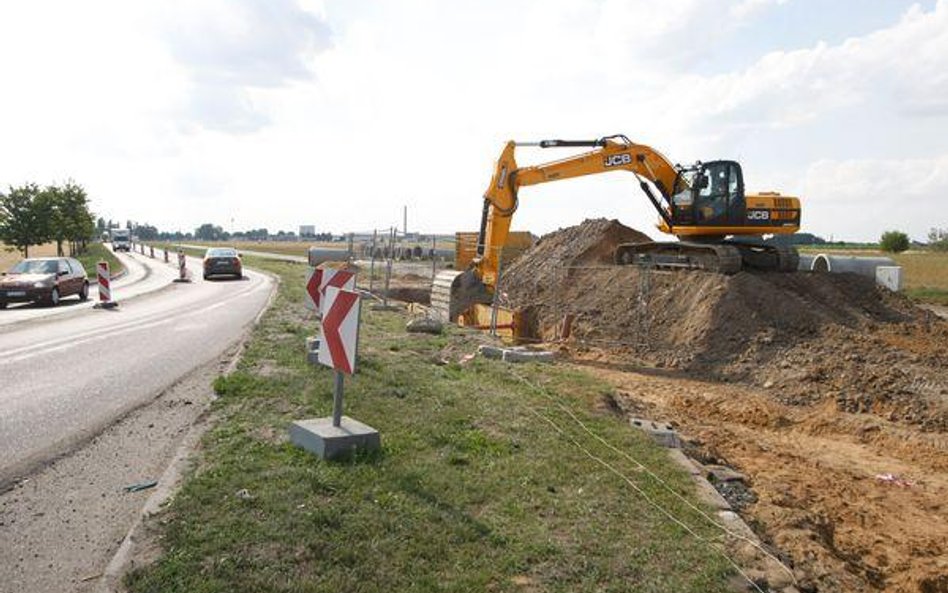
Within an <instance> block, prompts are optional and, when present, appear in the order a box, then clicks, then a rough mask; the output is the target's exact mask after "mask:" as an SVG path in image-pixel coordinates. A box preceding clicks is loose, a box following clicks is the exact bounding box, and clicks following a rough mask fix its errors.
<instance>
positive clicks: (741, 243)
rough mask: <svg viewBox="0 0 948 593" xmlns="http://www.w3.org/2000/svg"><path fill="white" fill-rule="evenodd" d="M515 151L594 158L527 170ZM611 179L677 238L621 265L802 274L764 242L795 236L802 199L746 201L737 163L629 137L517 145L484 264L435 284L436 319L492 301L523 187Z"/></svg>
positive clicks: (618, 257)
mask: <svg viewBox="0 0 948 593" xmlns="http://www.w3.org/2000/svg"><path fill="white" fill-rule="evenodd" d="M518 146H532V147H539V148H577V147H589V148H593V150H591V151H589V152H585V153H582V154H577V155H573V156H570V157H567V158H564V159H561V160H557V161H553V162H550V163H544V164H540V165H535V166H530V167H522V168H521V167H518V166H517V162H516V160H515V158H514V152H515V150H516V148H517V147H518ZM610 171H628V172H631V173H632V174H633V175H634V176H635V177H636V178H637V180H638V183H639V187H640V188H641V190H642V191H643V192H644V193H645V196H646V197H647V198H648V200H649V201H650V202H651V203H652V206H654V208H655V210H656V211H657V212H658V215H659V217H660V221H659V223H658V225H657V226H658V229H659V230H661V231H662V232H663V233H666V234H670V235H675V236H676V237H678V239H679V240H678V241H664V242H645V243H628V244H623V245H619V246H618V247H617V248H616V250H615V254H614V257H615V263H616V264H620V265H630V264H635V265H639V266H644V267H652V268H670V269H702V270H708V271H712V272H718V273H722V274H735V273H737V272H739V271H740V270H741V269H743V268H751V269H757V270H770V271H781V272H792V271H795V270H796V269H797V265H798V263H799V254H798V253H797V251H796V250H795V249H793V248H792V247H783V246H777V245H771V244H768V243H765V242H764V241H763V235H770V234H790V233H795V232H797V231H798V230H799V228H800V200H799V199H797V198H795V197H789V196H782V195H780V194H779V193H776V192H761V193H754V194H745V192H744V178H743V173H742V171H741V166H740V164H739V163H737V162H736V161H728V160H717V161H710V162H700V161H699V162H697V163H695V164H694V165H690V166H681V165H675V164H672V162H671V161H669V160H668V159H667V158H665V156H663V155H662V154H661V153H660V152H658V151H657V150H655V149H653V148H651V147H649V146H646V145H644V144H635V143H634V142H632V141H631V140H629V139H628V138H627V137H626V136H623V135H614V136H606V137H603V138H599V139H598V140H542V141H540V142H514V141H511V142H508V143H507V145H506V146H505V147H504V150H503V152H502V153H501V155H500V158H499V159H498V160H497V165H496V167H495V169H494V174H493V177H491V181H490V185H489V186H488V188H487V192H486V193H485V194H484V209H483V212H482V214H481V226H480V230H479V233H478V241H477V255H476V256H475V258H474V260H473V261H472V262H471V265H470V267H469V268H468V269H467V270H465V271H461V272H458V271H446V272H442V273H441V274H439V275H438V276H437V277H436V278H435V280H434V284H433V286H432V296H431V300H432V305H433V307H434V308H435V310H436V311H438V312H439V313H440V315H441V317H442V318H443V319H447V320H451V321H455V320H457V319H458V316H459V315H462V314H463V313H464V312H465V311H467V310H468V309H470V308H471V307H472V306H473V305H475V304H477V303H489V302H491V298H492V295H493V292H494V289H495V288H496V285H497V281H498V273H499V268H500V261H501V260H500V258H501V253H502V250H503V246H504V244H505V242H506V240H507V235H508V233H509V231H510V222H511V219H512V218H513V214H514V212H516V210H517V206H518V202H519V198H518V194H519V190H520V188H521V187H522V186H527V185H537V184H540V183H548V182H551V181H560V180H563V179H570V178H573V177H582V176H585V175H596V174H599V173H608V172H610Z"/></svg>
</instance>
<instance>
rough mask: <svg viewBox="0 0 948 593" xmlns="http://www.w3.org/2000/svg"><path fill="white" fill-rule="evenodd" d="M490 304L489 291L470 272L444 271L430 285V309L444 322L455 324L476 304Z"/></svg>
mask: <svg viewBox="0 0 948 593" xmlns="http://www.w3.org/2000/svg"><path fill="white" fill-rule="evenodd" d="M490 302H491V294H490V291H488V289H487V287H486V286H485V285H484V283H482V282H481V281H480V280H479V279H478V278H477V276H476V275H474V273H473V272H471V271H470V270H467V271H463V272H458V271H456V270H445V271H443V272H440V273H439V274H438V275H437V276H435V279H434V282H432V285H431V308H432V309H433V310H434V311H435V313H436V314H437V315H438V317H439V318H440V319H441V320H442V321H445V322H456V321H457V320H458V317H459V316H461V315H463V314H464V312H465V311H467V310H468V309H470V308H471V307H472V306H473V305H475V304H476V303H490Z"/></svg>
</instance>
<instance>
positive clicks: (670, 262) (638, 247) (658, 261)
mask: <svg viewBox="0 0 948 593" xmlns="http://www.w3.org/2000/svg"><path fill="white" fill-rule="evenodd" d="M615 262H616V264H619V265H638V266H643V267H648V268H659V269H679V270H681V269H684V270H706V271H708V272H715V273H718V274H736V273H738V272H740V271H741V252H740V250H738V249H737V248H736V247H734V246H732V245H724V244H712V243H689V242H685V241H680V242H654V243H624V244H622V245H619V246H618V247H616V250H615Z"/></svg>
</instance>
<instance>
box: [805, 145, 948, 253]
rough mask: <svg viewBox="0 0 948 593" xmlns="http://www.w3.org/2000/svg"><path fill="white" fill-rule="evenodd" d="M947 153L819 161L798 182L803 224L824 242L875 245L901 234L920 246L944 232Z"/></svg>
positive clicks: (946, 224)
mask: <svg viewBox="0 0 948 593" xmlns="http://www.w3.org/2000/svg"><path fill="white" fill-rule="evenodd" d="M946 187H948V153H946V154H942V155H939V156H936V157H933V158H926V159H859V160H845V161H831V160H821V161H818V162H816V163H813V164H812V165H811V166H810V167H809V168H808V170H807V171H806V175H805V178H804V182H803V189H804V195H805V196H806V202H805V205H804V219H805V220H804V224H805V225H806V226H807V229H808V230H810V231H811V232H813V233H816V234H819V235H822V236H824V237H826V238H829V237H830V236H831V235H833V236H835V237H836V238H841V237H846V238H851V239H862V240H874V239H878V237H879V236H880V235H881V234H882V232H883V231H886V230H892V229H895V230H901V231H905V232H908V233H909V235H910V236H911V237H912V238H914V239H918V240H924V239H925V237H926V236H927V233H928V231H929V229H930V228H932V227H940V228H945V227H948V211H946V209H945V206H944V192H945V188H946Z"/></svg>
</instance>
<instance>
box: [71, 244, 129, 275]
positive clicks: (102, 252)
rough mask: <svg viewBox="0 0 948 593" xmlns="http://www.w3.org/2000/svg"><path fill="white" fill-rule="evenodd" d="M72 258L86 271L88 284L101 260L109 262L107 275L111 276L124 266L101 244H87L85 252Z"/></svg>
mask: <svg viewBox="0 0 948 593" xmlns="http://www.w3.org/2000/svg"><path fill="white" fill-rule="evenodd" d="M74 257H75V258H76V259H78V260H79V261H80V262H81V263H82V267H84V268H85V269H86V274H88V275H89V278H90V282H91V281H92V280H91V279H93V278H94V277H95V274H96V271H95V270H96V264H98V263H99V262H100V261H102V260H103V259H104V260H105V261H107V262H109V273H111V274H112V275H113V276H114V275H115V274H118V273H119V272H121V271H122V270H124V269H125V266H123V265H122V262H120V261H119V259H118V258H117V257H115V254H114V253H112V250H111V249H109V248H108V247H106V246H105V245H103V244H102V243H89V245H88V246H87V247H86V250H85V252H83V253H81V254H79V255H76V256H74Z"/></svg>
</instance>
